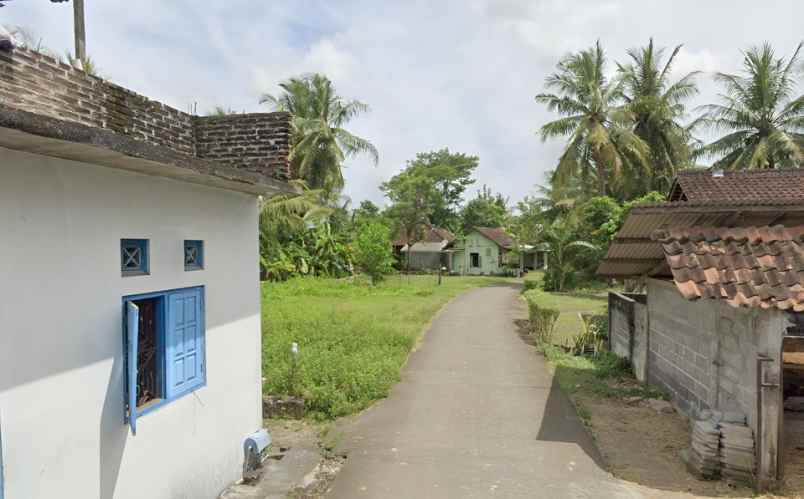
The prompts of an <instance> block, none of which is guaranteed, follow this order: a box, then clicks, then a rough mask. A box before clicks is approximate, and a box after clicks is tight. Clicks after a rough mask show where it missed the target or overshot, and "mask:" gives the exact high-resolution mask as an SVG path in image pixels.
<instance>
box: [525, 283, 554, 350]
mask: <svg viewBox="0 0 804 499" xmlns="http://www.w3.org/2000/svg"><path fill="white" fill-rule="evenodd" d="M539 295H540V293H539V291H538V290H531V291H527V292H525V300H526V301H527V303H528V319H529V320H530V329H531V334H532V335H533V336H534V337H535V338H536V341H537V342H538V343H539V344H547V345H549V344H551V343H552V341H553V332H554V331H555V327H556V321H558V316H559V315H561V313H560V312H559V311H558V310H556V309H554V308H549V307H544V306H541V305H539Z"/></svg>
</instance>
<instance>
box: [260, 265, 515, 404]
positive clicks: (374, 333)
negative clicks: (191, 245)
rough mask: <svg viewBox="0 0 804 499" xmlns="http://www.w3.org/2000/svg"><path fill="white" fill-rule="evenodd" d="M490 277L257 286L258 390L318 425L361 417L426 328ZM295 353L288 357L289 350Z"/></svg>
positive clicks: (383, 394)
mask: <svg viewBox="0 0 804 499" xmlns="http://www.w3.org/2000/svg"><path fill="white" fill-rule="evenodd" d="M499 282H504V280H503V279H497V278H490V277H454V276H453V277H445V278H444V279H443V282H442V284H441V285H438V284H437V277H435V276H404V277H399V276H394V277H390V278H388V279H387V280H385V281H383V282H381V283H379V284H378V285H377V286H371V285H370V284H369V283H367V282H365V281H362V280H356V281H350V280H335V279H323V278H299V279H292V280H289V281H287V282H283V283H264V284H263V287H262V303H263V307H262V324H263V351H262V363H263V371H262V372H263V376H264V377H265V382H264V384H263V390H264V393H266V394H271V395H296V396H302V397H304V399H305V404H306V408H307V413H308V415H310V416H311V417H313V418H315V419H319V420H326V419H333V418H336V417H339V416H345V415H348V414H352V413H355V412H358V411H360V410H362V409H364V408H366V407H368V406H369V405H370V404H371V403H372V402H374V401H375V400H378V399H381V398H383V397H386V396H387V395H388V392H389V390H390V389H391V387H392V386H393V385H394V384H395V383H396V382H397V381H399V374H400V370H401V368H402V366H403V365H404V363H405V361H406V359H407V357H408V354H409V353H410V351H411V349H413V347H414V346H415V345H416V343H417V342H418V340H419V338H420V337H421V335H422V332H423V331H424V328H425V326H426V325H427V324H428V323H429V322H430V320H431V319H432V317H433V316H434V315H435V313H436V312H438V310H439V309H441V307H442V306H443V305H444V304H445V303H446V302H447V301H449V300H450V299H451V298H452V297H454V296H456V295H457V294H459V293H461V292H462V291H465V290H468V289H471V288H474V287H478V286H485V285H490V284H494V283H499ZM294 342H295V343H297V344H298V345H299V354H298V355H296V356H294V355H293V354H292V353H291V344H292V343H294Z"/></svg>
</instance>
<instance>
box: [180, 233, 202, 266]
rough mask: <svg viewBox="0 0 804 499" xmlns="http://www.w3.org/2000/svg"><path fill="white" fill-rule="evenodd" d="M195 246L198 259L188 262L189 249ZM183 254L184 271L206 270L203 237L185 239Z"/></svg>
mask: <svg viewBox="0 0 804 499" xmlns="http://www.w3.org/2000/svg"><path fill="white" fill-rule="evenodd" d="M188 248H195V251H196V259H195V263H191V264H188V263H187V249H188ZM182 255H184V271H185V272H192V271H195V270H204V240H203V239H185V240H184V246H183V251H182Z"/></svg>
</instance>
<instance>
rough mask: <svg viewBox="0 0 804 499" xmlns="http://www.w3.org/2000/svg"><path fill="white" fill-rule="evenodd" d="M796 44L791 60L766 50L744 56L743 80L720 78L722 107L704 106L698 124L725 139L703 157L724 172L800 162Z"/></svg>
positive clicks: (803, 109)
mask: <svg viewBox="0 0 804 499" xmlns="http://www.w3.org/2000/svg"><path fill="white" fill-rule="evenodd" d="M801 47H802V44H799V45H798V47H797V48H796V50H795V52H793V55H792V56H791V57H790V58H789V59H785V58H783V57H776V56H775V54H774V51H773V48H772V47H771V46H770V44H768V43H765V44H764V45H762V46H761V47H752V48H750V49H748V50H747V51H746V52H745V53H744V60H743V72H742V73H741V74H725V73H718V74H717V75H716V79H717V81H718V82H720V83H721V84H722V85H723V86H724V87H725V93H724V94H722V95H721V101H722V103H720V104H710V105H707V106H703V107H702V109H703V111H704V115H703V117H702V120H701V122H702V123H703V124H705V125H708V126H710V127H711V128H713V129H715V130H721V131H727V132H729V133H727V134H726V135H724V136H723V137H721V138H719V139H717V140H716V141H714V142H712V143H711V144H709V145H707V146H705V147H704V148H703V150H702V152H703V153H704V154H705V155H708V156H710V157H714V158H717V161H715V164H714V166H715V167H718V168H725V169H738V168H777V167H798V166H800V165H801V163H802V162H803V161H804V95H798V96H796V95H795V88H796V75H797V73H798V72H799V70H800V68H799V67H798V66H799V52H800V51H801Z"/></svg>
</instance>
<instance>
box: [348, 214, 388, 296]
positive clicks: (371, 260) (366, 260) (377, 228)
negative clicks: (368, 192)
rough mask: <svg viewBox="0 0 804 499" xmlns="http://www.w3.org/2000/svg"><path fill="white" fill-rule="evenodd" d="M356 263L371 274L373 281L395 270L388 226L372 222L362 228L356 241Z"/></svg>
mask: <svg viewBox="0 0 804 499" xmlns="http://www.w3.org/2000/svg"><path fill="white" fill-rule="evenodd" d="M355 263H357V265H358V267H360V269H362V270H363V271H364V272H365V273H366V274H368V275H369V276H371V282H372V283H377V282H379V281H381V280H382V278H383V276H384V275H385V274H388V273H390V272H391V271H392V270H393V265H394V255H393V252H392V251H391V235H390V233H389V231H388V228H387V227H386V226H384V225H383V224H381V223H379V222H370V223H368V224H366V225H364V226H363V227H361V228H360V233H359V234H358V235H357V240H356V241H355Z"/></svg>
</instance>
